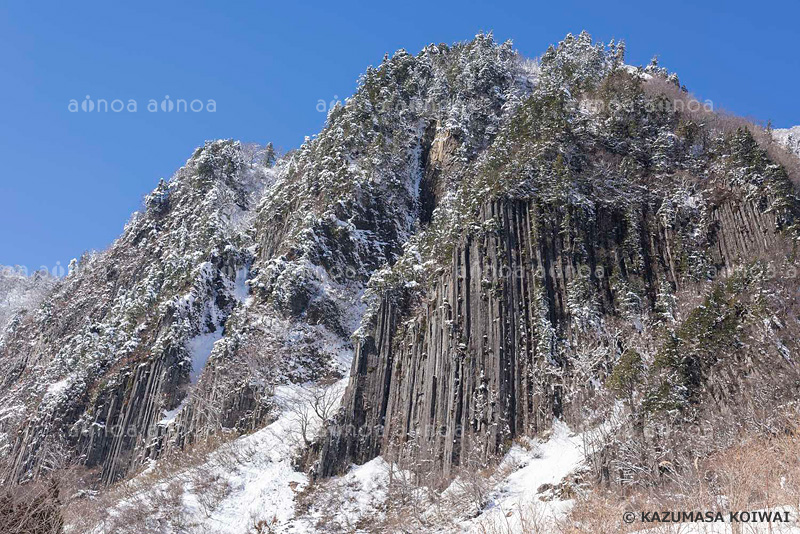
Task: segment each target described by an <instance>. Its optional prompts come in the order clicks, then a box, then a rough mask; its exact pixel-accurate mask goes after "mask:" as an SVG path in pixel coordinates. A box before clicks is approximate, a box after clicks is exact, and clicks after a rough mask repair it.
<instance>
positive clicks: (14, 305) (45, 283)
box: [0, 266, 56, 335]
mask: <svg viewBox="0 0 800 534" xmlns="http://www.w3.org/2000/svg"><path fill="white" fill-rule="evenodd" d="M55 282H56V280H55V278H54V277H53V276H51V275H50V274H49V273H48V272H47V271H44V270H42V271H37V272H35V273H33V274H31V275H28V274H27V273H25V272H23V271H22V270H21V269H19V268H16V267H3V266H0V335H2V333H3V332H5V331H6V330H7V328H8V324H9V322H10V321H11V320H12V319H13V318H14V317H15V316H16V315H17V314H19V313H25V312H30V311H32V310H36V308H38V307H39V305H40V304H41V302H42V300H44V298H45V296H46V295H47V293H48V292H49V291H50V290H51V289H52V288H53V286H54V285H55Z"/></svg>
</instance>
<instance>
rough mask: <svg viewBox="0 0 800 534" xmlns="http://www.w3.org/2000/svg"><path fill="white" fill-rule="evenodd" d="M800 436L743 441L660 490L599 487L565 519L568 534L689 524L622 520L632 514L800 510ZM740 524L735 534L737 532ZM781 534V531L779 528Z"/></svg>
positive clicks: (563, 529) (655, 532)
mask: <svg viewBox="0 0 800 534" xmlns="http://www.w3.org/2000/svg"><path fill="white" fill-rule="evenodd" d="M799 460H800V435H798V434H797V433H796V432H789V433H784V434H779V435H775V436H772V437H769V438H762V437H757V438H743V439H742V441H741V443H740V444H737V445H735V446H733V447H729V448H727V449H725V450H723V451H721V452H718V453H715V454H712V455H710V456H708V457H707V458H705V459H703V460H699V459H698V460H697V461H696V462H695V469H693V470H691V472H687V473H686V474H684V475H681V476H678V475H676V474H673V477H672V479H671V481H670V482H668V483H665V484H662V485H660V486H653V487H649V488H648V487H641V486H639V487H636V488H626V489H621V488H619V487H613V486H611V487H600V486H596V487H594V488H593V490H592V491H590V492H588V493H586V494H584V495H582V496H580V497H579V498H578V499H577V500H576V502H575V506H574V507H573V508H572V510H571V512H570V513H569V515H568V516H567V517H565V519H564V520H563V522H562V524H561V526H560V529H559V531H560V532H562V533H564V534H611V533H616V532H633V531H637V530H641V529H642V528H644V527H648V530H647V532H648V533H651V532H652V533H653V534H659V533H662V532H663V533H668V532H679V531H681V530H680V529H681V528H683V529H684V530H685V525H680V524H675V525H661V526H657V527H655V528H650V527H652V526H653V525H642V523H640V522H639V521H638V519H637V521H634V523H632V524H626V523H624V522H623V521H622V514H623V513H624V512H626V511H632V512H635V513H637V514H638V513H639V512H641V511H656V510H675V511H683V510H685V511H687V512H688V511H692V510H700V511H714V512H716V511H720V512H722V514H723V517H726V518H727V516H728V513H730V512H737V511H753V510H762V509H774V508H776V507H782V506H792V507H794V508H795V509H800V461H799ZM737 528H738V527H737V526H736V525H734V532H736V530H737ZM774 528H777V530H775V531H776V532H780V524H777V526H776V527H774Z"/></svg>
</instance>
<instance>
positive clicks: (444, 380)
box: [321, 200, 782, 475]
mask: <svg viewBox="0 0 800 534" xmlns="http://www.w3.org/2000/svg"><path fill="white" fill-rule="evenodd" d="M645 209H646V207H645ZM711 220H712V221H713V222H712V223H711V227H712V228H713V236H710V237H711V240H710V241H709V243H708V254H709V256H710V257H712V258H713V262H714V263H713V268H714V269H716V270H719V271H720V272H723V271H724V270H725V269H732V268H734V267H736V266H740V265H741V264H742V262H743V261H747V260H748V259H752V258H756V257H760V256H763V255H764V254H765V253H767V252H768V251H770V250H771V249H772V248H773V247H775V246H778V244H779V243H782V238H781V235H780V223H779V222H778V220H777V217H776V216H775V214H774V213H769V212H766V213H765V212H764V211H763V208H759V206H758V203H757V202H752V201H740V200H732V201H728V202H725V203H724V204H722V205H720V206H715V207H714V208H713V210H712V212H711ZM480 221H481V223H483V225H484V226H492V227H493V228H492V230H491V231H488V232H485V233H483V234H482V235H475V236H469V237H468V238H466V239H464V240H463V241H462V242H461V243H459V245H458V247H457V248H456V249H455V251H454V254H453V257H452V260H451V265H450V267H449V269H448V270H446V271H444V272H442V274H441V275H440V276H439V277H438V278H437V279H436V280H435V281H434V282H433V284H432V288H431V289H430V290H429V291H428V293H427V295H426V299H425V302H424V304H423V305H422V306H421V308H422V309H419V310H416V311H414V312H412V313H411V314H410V315H409V314H408V313H407V312H406V310H403V309H398V308H397V307H395V306H394V305H393V304H392V302H390V301H389V300H388V299H384V300H382V301H381V304H380V310H379V312H378V316H377V320H376V324H375V326H374V329H373V330H372V331H371V332H370V333H369V334H368V335H367V336H366V337H365V339H363V340H361V342H360V344H359V345H358V348H357V351H356V358H355V361H354V364H353V369H352V375H351V379H350V385H349V387H348V390H347V393H346V396H345V401H344V419H343V420H342V421H340V422H339V424H338V425H336V426H334V427H333V428H332V429H331V430H330V436H329V440H328V441H327V442H326V448H325V450H324V451H323V455H322V461H321V469H322V471H321V472H322V474H323V475H331V474H335V473H337V472H339V471H341V469H342V468H344V467H346V466H347V465H349V464H350V463H353V462H354V463H359V464H360V463H364V462H365V461H368V460H370V459H372V458H373V457H375V456H377V455H379V454H381V453H384V452H386V451H387V450H388V449H390V448H391V447H392V446H393V445H396V444H397V443H398V442H399V443H403V442H411V443H413V450H414V451H418V452H415V454H416V455H417V459H418V460H420V459H421V460H425V461H428V462H433V463H434V464H436V465H438V466H439V468H441V469H442V470H443V472H444V474H445V475H449V474H450V470H451V468H452V467H454V466H458V465H460V464H462V462H464V461H465V460H466V459H467V457H469V458H470V460H471V461H477V462H479V463H480V464H484V463H485V462H487V461H489V460H490V459H491V458H494V457H496V456H497V455H499V454H501V453H502V452H504V450H505V449H506V448H507V447H508V445H509V443H510V442H511V440H513V439H514V438H515V437H518V436H522V435H535V434H536V433H537V432H539V431H542V430H545V429H547V428H550V427H551V426H552V422H553V419H554V418H566V419H567V421H568V422H569V423H570V424H575V425H579V424H581V420H580V410H579V409H577V408H575V407H573V406H570V404H575V405H577V406H579V405H580V403H581V401H582V399H583V398H584V397H585V396H588V395H591V394H592V387H591V386H590V385H589V384H582V383H580V382H579V377H576V376H575V375H576V374H577V373H576V372H575V369H573V367H574V365H575V362H574V360H575V359H576V358H577V356H578V355H577V354H575V349H574V347H575V346H576V345H580V343H581V342H582V340H583V338H585V337H586V333H585V332H581V328H580V326H577V327H576V321H575V319H576V317H575V315H576V314H575V310H570V304H569V303H570V300H571V299H573V298H574V296H573V295H572V294H571V293H572V290H573V288H574V287H575V285H576V282H578V281H581V280H582V277H584V278H585V279H588V284H589V285H590V286H591V292H592V293H593V294H594V295H595V296H596V301H595V302H594V305H595V306H596V309H595V311H596V313H597V314H598V315H610V316H622V315H624V311H625V310H624V302H623V299H624V295H621V294H620V292H619V290H618V288H619V287H620V286H623V285H624V284H631V285H640V286H641V287H642V288H643V289H644V294H645V295H646V302H645V304H644V305H645V307H646V308H648V309H651V310H652V309H655V307H656V304H657V294H658V293H659V292H660V291H661V288H660V287H659V280H667V281H668V282H669V283H670V284H671V285H674V286H676V288H678V289H679V288H680V286H682V285H684V283H685V280H684V279H683V278H682V277H680V276H677V275H676V272H677V271H678V267H677V266H676V261H679V260H678V258H675V257H674V252H673V251H674V250H676V248H677V246H678V245H677V243H676V238H675V235H674V232H673V231H672V230H671V229H670V228H667V227H664V226H663V225H662V224H661V223H660V222H659V221H658V220H657V216H656V215H655V214H654V213H652V212H647V211H643V212H642V218H641V220H639V221H636V224H635V225H631V224H629V223H627V222H626V214H625V213H622V212H615V211H605V210H604V211H601V212H598V213H597V214H596V218H595V220H594V221H592V224H591V225H587V226H583V227H579V228H574V229H573V231H571V232H568V233H567V235H566V236H565V235H564V232H562V228H563V223H564V221H563V220H559V219H558V218H557V217H553V216H552V214H551V213H547V212H546V210H545V211H543V210H541V209H540V208H539V206H537V204H536V203H535V202H523V201H497V202H493V203H491V204H488V205H487V206H485V207H484V208H483V209H482V210H481V212H480ZM637 230H638V232H637ZM581 234H582V235H581ZM571 236H574V237H573V238H571ZM579 241H582V242H587V243H592V244H593V246H592V249H591V250H590V251H589V254H588V255H587V256H586V257H585V258H583V257H581V256H580V255H576V254H575V253H574V252H573V251H574V250H575V248H576V243H577V242H579ZM631 241H633V242H635V243H639V244H640V246H641V249H640V250H639V252H640V255H639V256H638V257H635V256H633V255H631V254H630V250H629V249H626V246H625V244H626V242H628V243H630V242H631ZM584 259H586V260H588V261H587V263H583V260H584ZM584 281H585V280H584ZM612 281H613V282H612ZM614 285H616V286H617V287H614ZM409 317H410V319H409ZM559 339H566V340H567V341H566V346H565V347H564V349H563V350H559V349H558V348H557V345H558V344H559V343H560V341H559Z"/></svg>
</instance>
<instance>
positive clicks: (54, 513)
mask: <svg viewBox="0 0 800 534" xmlns="http://www.w3.org/2000/svg"><path fill="white" fill-rule="evenodd" d="M60 506H61V501H60V499H59V487H58V482H56V481H55V480H51V481H50V482H48V483H43V482H31V483H28V484H23V485H19V486H12V487H9V488H6V489H5V490H3V491H2V492H0V532H2V533H3V534H61V533H62V532H63V531H64V520H63V518H62V516H61V510H60Z"/></svg>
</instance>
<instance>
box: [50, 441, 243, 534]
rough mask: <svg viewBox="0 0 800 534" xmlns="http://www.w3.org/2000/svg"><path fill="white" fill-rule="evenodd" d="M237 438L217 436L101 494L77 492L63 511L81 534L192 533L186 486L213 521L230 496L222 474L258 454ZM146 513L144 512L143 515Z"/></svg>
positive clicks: (98, 492) (74, 528)
mask: <svg viewBox="0 0 800 534" xmlns="http://www.w3.org/2000/svg"><path fill="white" fill-rule="evenodd" d="M234 437H235V435H233V434H230V435H227V434H223V435H212V436H210V437H209V438H208V439H206V440H204V441H202V442H198V443H196V444H194V445H193V446H191V447H188V448H187V449H185V450H183V451H181V452H180V453H178V452H176V453H172V454H169V455H168V456H165V457H163V458H161V459H159V460H158V461H157V462H154V463H153V464H151V465H150V466H149V467H148V468H147V469H145V470H144V471H142V472H140V473H139V474H138V475H136V476H134V477H132V478H131V479H129V480H127V481H124V482H119V483H118V484H116V485H114V486H111V487H109V488H105V489H103V490H102V491H97V492H85V491H81V492H77V493H76V494H75V495H74V496H73V497H72V498H71V499H69V501H68V502H67V504H66V506H65V508H64V517H65V520H66V523H67V524H68V525H70V526H71V527H72V528H73V530H74V531H76V532H91V531H92V529H94V528H96V527H97V526H99V525H102V527H103V531H105V532H114V533H115V534H117V533H118V534H124V533H131V534H135V533H137V534H138V533H140V532H151V531H154V530H155V531H158V529H159V528H162V527H169V529H170V530H171V531H173V532H183V531H186V530H188V529H189V528H190V527H191V526H192V525H193V524H194V522H195V521H196V520H197V518H191V517H189V516H188V514H186V513H185V512H184V506H183V496H184V492H185V491H186V489H187V488H189V489H191V490H192V493H193V494H194V495H195V496H196V497H197V502H198V503H199V504H200V508H201V511H202V512H203V514H204V515H205V516H206V517H208V516H210V515H211V513H212V512H213V511H214V508H215V507H216V506H217V504H219V502H220V501H221V500H222V499H223V498H224V497H225V496H226V495H227V494H228V493H229V491H230V488H229V487H228V483H227V482H226V481H225V480H224V479H223V478H222V477H220V475H219V473H220V472H225V471H232V470H234V469H236V467H237V466H238V465H240V464H241V463H242V462H244V461H245V459H246V458H247V457H248V456H249V455H252V454H255V452H256V451H255V450H250V449H244V448H242V447H241V444H240V443H237V444H236V445H234V444H233V443H231V442H230V441H231V440H232V439H233V438H234ZM143 511H145V513H143Z"/></svg>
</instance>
